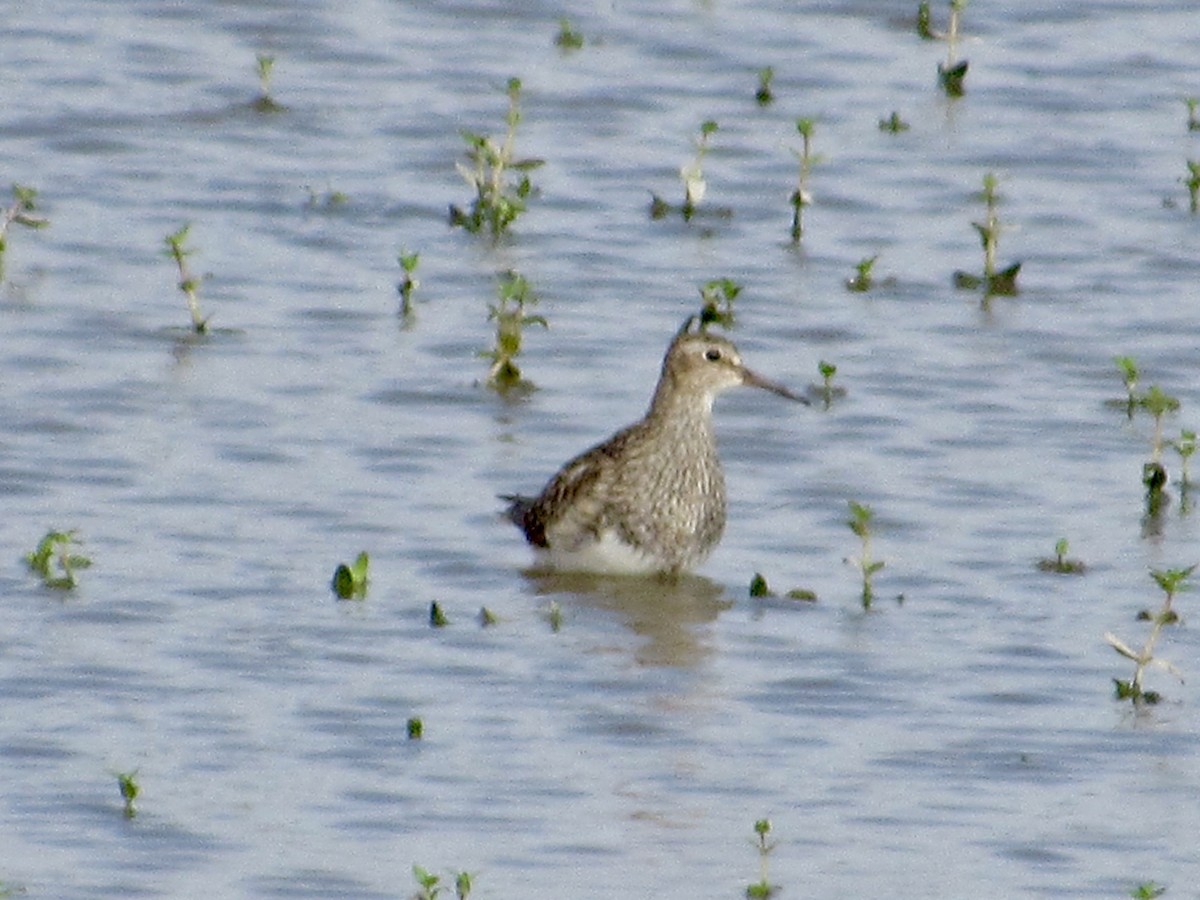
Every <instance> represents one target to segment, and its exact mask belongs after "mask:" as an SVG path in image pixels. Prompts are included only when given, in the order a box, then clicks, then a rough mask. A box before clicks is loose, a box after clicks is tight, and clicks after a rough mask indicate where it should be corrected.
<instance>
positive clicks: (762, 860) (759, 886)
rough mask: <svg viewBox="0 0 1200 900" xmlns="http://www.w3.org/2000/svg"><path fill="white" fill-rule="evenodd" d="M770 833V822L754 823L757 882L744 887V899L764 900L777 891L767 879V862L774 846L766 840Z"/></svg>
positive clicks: (760, 820)
mask: <svg viewBox="0 0 1200 900" xmlns="http://www.w3.org/2000/svg"><path fill="white" fill-rule="evenodd" d="M770 833H771V820H770V819H759V820H758V821H756V822H755V823H754V845H755V847H756V848H757V849H758V881H755V882H753V883H752V884H750V885H748V886H747V887H746V897H747V898H749V900H766V898H768V897H773V896H775V893H776V891H778V890H779V889H778V888H777V887H775V886H774V885H773V884H771V881H770V879H769V878H768V877H767V862H768V858H769V857H770V855H771V851H772V850H774V849H775V845H774V844H772V843H771V842H770V841H768V840H767V835H769V834H770Z"/></svg>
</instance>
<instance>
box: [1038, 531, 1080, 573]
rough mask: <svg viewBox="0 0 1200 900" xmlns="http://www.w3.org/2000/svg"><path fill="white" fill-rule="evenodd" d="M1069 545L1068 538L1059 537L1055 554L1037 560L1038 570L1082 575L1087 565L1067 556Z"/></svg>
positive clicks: (1055, 545) (1055, 546)
mask: <svg viewBox="0 0 1200 900" xmlns="http://www.w3.org/2000/svg"><path fill="white" fill-rule="evenodd" d="M1068 547H1069V545H1068V543H1067V539H1066V538H1059V539H1058V540H1057V541H1056V542H1055V544H1054V556H1052V557H1051V556H1044V557H1042V558H1041V559H1039V560H1038V561H1037V567H1038V570H1039V571H1041V572H1054V573H1056V574H1058V575H1082V574H1083V573H1084V571H1085V570H1086V569H1087V567H1086V566H1085V565H1084V564H1083V563H1082V562H1080V561H1079V560H1077V559H1068V558H1067V549H1068Z"/></svg>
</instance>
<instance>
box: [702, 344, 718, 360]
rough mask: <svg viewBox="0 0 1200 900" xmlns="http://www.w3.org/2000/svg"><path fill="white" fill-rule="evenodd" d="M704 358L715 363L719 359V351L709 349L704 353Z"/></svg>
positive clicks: (713, 348)
mask: <svg viewBox="0 0 1200 900" xmlns="http://www.w3.org/2000/svg"><path fill="white" fill-rule="evenodd" d="M704 358H705V359H707V360H708V361H709V362H716V361H717V360H718V359H720V358H721V351H720V350H718V349H717V348H716V347H709V348H708V349H707V350H705V351H704Z"/></svg>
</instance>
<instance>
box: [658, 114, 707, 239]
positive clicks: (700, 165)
mask: <svg viewBox="0 0 1200 900" xmlns="http://www.w3.org/2000/svg"><path fill="white" fill-rule="evenodd" d="M719 127H720V126H718V125H717V123H716V122H714V121H712V120H711V119H709V120H707V121H705V122H703V123H701V125H700V134H699V136H698V137H697V138H696V139H695V142H694V144H695V148H696V155H695V156H694V157H693V158H692V160H691V161H690V162H686V163H684V164H683V165H682V166H681V167H680V169H679V177H680V178H681V179H683V203H682V204H681V205H680V206H679V207H678V212H679V214H680V215H681V216H683V220H684V221H685V222H690V221H691V219H692V216H694V215H695V214H696V210H697V207H699V205H700V201H701V200H703V199H704V195H705V194H706V193H707V192H708V182H707V181H705V180H704V157H705V156H707V155H708V151H709V140H710V138H711V137H712V136H713V135H714V134H715V133H716V132H717V130H718V128H719ZM675 211H676V208H675V207H673V206H671V204H670V203H668V202H667V201H666V200H664V199H663V198H662V197H660V196H659V195H658V194H653V193H652V194H651V195H650V218H651V219H662V218H665V217H666V216H668V215H670V214H671V213H673V212H675ZM717 212H718V214H724V213H725V212H726V211H724V210H718V211H717Z"/></svg>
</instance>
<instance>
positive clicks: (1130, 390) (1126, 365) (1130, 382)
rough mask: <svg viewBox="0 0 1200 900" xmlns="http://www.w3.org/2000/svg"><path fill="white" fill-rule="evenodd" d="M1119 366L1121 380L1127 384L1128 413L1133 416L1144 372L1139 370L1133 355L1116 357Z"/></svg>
mask: <svg viewBox="0 0 1200 900" xmlns="http://www.w3.org/2000/svg"><path fill="white" fill-rule="evenodd" d="M1114 362H1116V364H1117V368H1118V369H1119V370H1120V372H1121V380H1122V381H1123V382H1124V384H1125V394H1126V397H1127V401H1126V410H1125V411H1126V414H1127V415H1128V416H1129V418H1131V419H1132V418H1133V411H1134V410H1135V409H1136V408H1137V404H1138V396H1137V386H1138V381H1139V380H1140V379H1141V377H1142V373H1141V372H1140V371H1138V365H1137V361H1136V360H1135V359H1134V358H1133V357H1132V356H1118V357H1115V358H1114Z"/></svg>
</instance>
